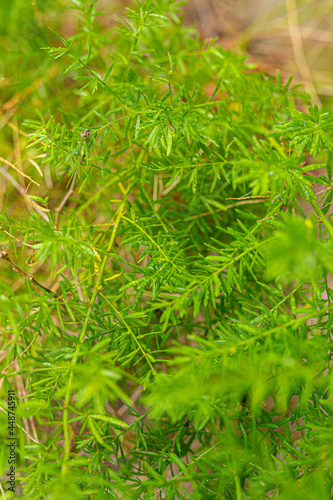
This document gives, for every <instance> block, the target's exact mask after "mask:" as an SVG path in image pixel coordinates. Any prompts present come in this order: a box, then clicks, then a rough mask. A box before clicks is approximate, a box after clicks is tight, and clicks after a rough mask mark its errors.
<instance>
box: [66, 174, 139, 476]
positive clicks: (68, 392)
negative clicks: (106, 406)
mask: <svg viewBox="0 0 333 500" xmlns="http://www.w3.org/2000/svg"><path fill="white" fill-rule="evenodd" d="M132 187H133V183H132V184H131V185H130V187H129V188H128V189H127V191H126V193H125V195H124V198H123V201H122V203H121V205H120V207H119V209H118V214H117V217H116V220H115V224H114V226H113V231H112V234H111V237H110V241H109V244H108V247H107V250H106V252H107V255H105V256H104V258H103V260H102V264H101V266H100V269H99V273H98V276H97V280H96V283H95V287H94V291H93V294H92V297H91V300H90V301H89V308H88V311H87V314H86V317H85V320H84V323H83V326H82V329H81V332H80V334H79V337H78V340H79V342H78V344H77V346H76V349H75V353H74V356H73V358H72V361H71V365H70V373H69V380H68V384H67V390H66V395H65V401H64V414H63V429H64V439H65V451H64V457H63V464H62V467H61V473H62V475H64V474H66V472H67V464H68V459H69V452H70V437H69V423H68V404H69V400H70V396H71V388H72V382H73V376H74V369H75V366H76V364H77V361H78V358H79V353H80V348H81V344H82V342H83V341H84V337H85V335H86V330H87V326H88V322H89V319H90V316H91V312H92V309H93V307H94V304H95V300H96V297H97V294H98V292H99V287H100V285H101V282H102V277H103V272H104V269H105V266H106V263H107V261H108V258H109V255H108V254H109V252H110V250H111V248H112V245H113V243H114V240H115V237H116V232H117V229H118V226H119V223H120V219H121V217H122V213H123V210H124V207H125V204H126V202H127V198H128V195H129V193H130V191H131V189H132Z"/></svg>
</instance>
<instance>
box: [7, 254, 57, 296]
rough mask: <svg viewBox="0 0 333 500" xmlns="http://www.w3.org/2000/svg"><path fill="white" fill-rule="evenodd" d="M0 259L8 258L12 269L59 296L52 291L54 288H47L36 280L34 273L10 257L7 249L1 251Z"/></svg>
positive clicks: (35, 284) (37, 285) (37, 286)
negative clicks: (22, 267) (24, 268)
mask: <svg viewBox="0 0 333 500" xmlns="http://www.w3.org/2000/svg"><path fill="white" fill-rule="evenodd" d="M0 259H4V260H6V261H7V262H8V263H9V264H10V265H11V266H12V269H13V270H14V271H16V272H17V273H19V274H21V275H22V276H24V277H25V278H28V279H29V281H31V283H32V284H33V285H34V286H35V287H36V288H41V289H42V290H44V291H45V292H47V293H50V294H52V295H55V296H57V294H56V293H54V292H52V290H50V289H49V288H47V287H46V286H44V285H41V284H40V283H38V281H36V280H35V278H34V277H33V275H32V274H29V273H27V272H25V271H24V270H23V269H21V268H20V267H19V266H18V265H16V264H15V263H14V262H13V261H12V260H11V258H10V257H9V255H8V252H6V251H5V250H2V251H0Z"/></svg>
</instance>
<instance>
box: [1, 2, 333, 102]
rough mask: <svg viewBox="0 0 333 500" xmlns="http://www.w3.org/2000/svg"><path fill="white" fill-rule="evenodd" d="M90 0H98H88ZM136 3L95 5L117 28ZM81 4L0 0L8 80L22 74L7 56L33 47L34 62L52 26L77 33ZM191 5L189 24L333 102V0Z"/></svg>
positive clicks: (4, 78) (3, 71)
mask: <svg viewBox="0 0 333 500" xmlns="http://www.w3.org/2000/svg"><path fill="white" fill-rule="evenodd" d="M89 1H90V2H91V3H94V0H87V1H86V2H85V3H88V2H89ZM131 3H132V0H97V2H96V4H95V8H96V9H97V10H101V11H106V12H107V14H105V15H102V16H100V17H99V18H97V20H98V22H100V23H102V24H103V25H104V26H105V27H106V28H111V27H112V26H113V25H114V24H115V19H114V16H115V15H116V14H119V13H122V14H123V13H124V6H128V5H130V4H131ZM180 3H182V2H180ZM79 4H80V2H79V1H78V0H58V1H54V0H52V1H51V0H0V50H1V55H2V61H0V77H1V78H2V84H3V85H6V83H7V84H8V83H10V82H8V80H7V79H9V80H10V76H12V77H13V78H14V79H15V73H16V71H17V70H18V68H11V71H12V75H10V71H9V72H8V71H6V59H7V58H8V59H10V58H11V59H10V60H12V58H13V52H15V53H16V59H17V60H19V59H20V60H21V57H19V55H20V53H21V55H22V52H25V56H26V57H25V59H26V61H28V59H29V58H28V55H31V56H33V53H32V52H33V51H32V50H30V54H29V48H30V49H33V46H35V47H37V46H39V47H40V46H43V44H49V43H50V40H51V41H52V37H50V31H49V30H48V27H49V26H50V27H52V28H53V29H54V30H55V31H57V32H58V33H61V34H62V35H64V36H69V35H71V34H74V33H75V32H76V29H77V19H76V17H75V15H74V12H72V11H71V10H69V9H68V8H69V7H75V6H76V7H77V6H78V5H79ZM183 11H184V22H185V24H187V25H188V24H194V25H196V26H197V27H198V29H199V31H200V34H201V36H202V37H203V38H217V40H218V43H220V44H221V45H222V46H223V47H224V48H227V49H232V50H235V51H236V52H237V53H243V52H245V53H247V54H248V56H249V60H250V62H252V63H255V64H257V67H258V69H260V70H263V71H265V72H267V73H270V74H275V72H276V70H277V69H278V70H279V71H280V72H281V75H282V77H283V79H285V80H286V79H287V78H288V77H289V75H291V74H292V75H293V76H294V83H300V82H301V83H303V84H304V86H305V89H306V90H307V92H309V93H310V95H311V97H312V100H313V101H314V102H316V103H318V104H320V103H323V104H325V106H326V107H327V108H332V104H333V100H332V96H333V78H332V77H333V52H332V50H333V0H188V2H187V3H186V4H185V5H184V6H183ZM53 41H54V42H56V39H55V38H53ZM8 56H10V58H9V57H8ZM28 64H29V69H33V68H31V64H30V61H29V63H28ZM20 65H21V62H20ZM7 69H8V68H7ZM19 69H20V70H22V69H23V70H24V65H23V67H22V66H20V68H19ZM20 75H21V76H20V78H21V79H22V80H24V75H22V72H21V73H20Z"/></svg>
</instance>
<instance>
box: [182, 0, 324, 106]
mask: <svg viewBox="0 0 333 500" xmlns="http://www.w3.org/2000/svg"><path fill="white" fill-rule="evenodd" d="M185 19H186V22H189V23H197V25H198V27H199V30H200V33H201V34H202V36H203V37H218V39H219V43H221V45H222V46H223V47H225V48H230V49H234V50H235V51H237V52H246V53H247V54H248V56H249V59H250V61H251V62H254V63H256V64H257V65H258V68H259V69H262V70H263V71H265V72H267V73H270V74H272V73H273V74H274V73H275V71H276V70H277V69H278V70H280V72H281V75H282V76H283V78H284V79H286V78H288V77H289V75H290V74H292V75H294V83H299V82H302V83H303V84H304V86H305V88H306V90H307V92H309V94H310V95H311V97H312V100H313V101H314V102H317V103H318V104H320V102H324V103H325V104H326V105H329V106H330V107H331V105H332V95H333V79H332V76H333V2H332V1H331V0H190V1H189V3H188V4H187V6H186V7H185Z"/></svg>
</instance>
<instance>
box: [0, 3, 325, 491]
mask: <svg viewBox="0 0 333 500" xmlns="http://www.w3.org/2000/svg"><path fill="white" fill-rule="evenodd" d="M73 4H74V7H75V9H76V11H77V12H78V15H79V21H80V22H79V29H78V31H77V33H76V34H75V35H73V36H71V37H68V38H63V37H61V36H60V37H59V38H60V42H59V43H61V46H60V47H55V46H52V48H48V54H47V53H46V52H45V50H44V51H43V52H42V54H41V55H40V56H39V58H40V61H39V64H41V66H43V68H44V72H47V75H48V76H49V79H46V80H47V81H46V80H43V81H42V82H41V83H40V86H37V87H36V88H34V89H33V90H32V91H31V92H30V93H29V94H28V93H25V91H24V90H23V91H22V92H23V95H24V96H28V97H27V102H25V101H24V102H23V103H22V104H20V109H19V110H18V111H17V114H16V115H15V116H16V120H17V122H13V121H12V120H10V118H8V123H9V125H10V127H11V130H13V131H14V135H13V141H14V146H15V144H16V146H18V149H20V147H21V148H22V151H23V152H22V155H23V156H22V157H21V156H20V155H19V154H18V153H16V156H14V157H12V156H10V154H9V151H10V148H9V147H8V143H9V140H10V139H9V138H8V137H6V136H3V138H2V140H3V141H4V143H6V144H7V148H8V151H7V152H8V155H7V156H8V159H7V157H6V158H3V160H2V161H3V162H4V165H5V166H6V168H5V167H2V171H1V172H2V174H3V175H4V176H5V179H6V182H8V184H7V185H6V198H5V203H4V210H3V211H2V212H1V218H0V224H1V228H2V234H1V242H2V251H1V254H0V256H1V258H2V259H1V260H0V264H1V273H2V274H3V276H4V280H3V281H1V283H0V287H1V295H0V300H1V308H0V311H1V324H2V337H1V343H2V350H3V351H4V352H5V354H6V357H5V358H4V357H3V358H2V366H3V368H2V370H3V372H2V373H3V384H2V390H3V394H4V396H3V400H2V407H3V408H4V409H6V408H7V407H6V405H7V402H6V393H7V391H8V390H13V389H17V390H18V391H19V394H18V396H19V406H18V409H17V422H18V426H17V434H18V442H17V457H18V465H19V466H20V470H21V473H22V476H20V477H19V478H18V480H19V481H18V484H17V492H16V494H13V495H12V494H11V493H10V492H9V493H7V492H4V495H5V496H6V495H7V497H8V498H18V497H20V498H21V497H22V498H23V496H24V498H31V499H35V498H36V499H37V498H48V499H51V498H52V499H58V498H62V499H67V498H68V499H72V498H96V499H97V498H128V499H129V498H137V499H139V498H140V499H148V498H156V497H157V498H167V499H173V498H175V499H176V498H177V499H185V498H191V499H195V498H197V499H199V498H200V499H208V498H212V499H215V498H228V499H237V500H240V499H245V498H257V499H259V498H271V496H273V497H274V496H275V497H276V496H278V497H279V498H281V499H289V498H293V499H296V498H300V499H304V498H311V499H314V498H318V499H319V498H320V499H325V498H330V489H331V487H332V472H331V471H332V448H331V447H330V446H329V443H331V442H332V430H331V423H332V395H331V385H332V375H331V372H330V363H331V351H330V348H331V347H330V345H331V344H330V342H331V336H330V335H331V324H332V318H333V316H332V309H333V304H332V292H331V288H330V286H329V273H330V272H331V271H332V254H333V247H332V243H331V241H332V236H333V227H332V225H331V222H330V216H329V214H328V209H329V205H330V203H331V200H332V189H331V184H332V179H331V167H330V165H331V158H332V142H331V139H330V137H331V135H332V134H331V130H332V123H333V121H332V117H333V115H332V113H325V112H321V111H320V110H319V109H318V108H317V107H316V106H315V107H314V108H312V107H310V108H309V112H304V108H303V107H302V106H304V103H305V104H306V103H308V100H307V99H308V98H307V96H306V95H305V94H303V93H302V92H301V91H300V90H299V89H298V88H295V87H294V88H293V87H291V80H289V81H288V82H287V83H286V84H282V82H281V78H280V76H279V75H278V74H277V75H276V77H275V78H272V77H269V76H266V75H263V74H261V73H259V72H257V71H255V70H254V68H252V67H250V66H248V65H247V64H246V57H245V56H244V57H238V56H236V55H235V54H234V53H232V52H228V51H226V50H224V49H223V48H222V47H221V46H219V45H218V44H216V43H215V42H214V40H212V41H202V40H200V39H199V37H198V36H197V34H196V31H195V30H194V29H193V28H192V27H184V26H183V25H182V22H181V4H182V2H177V1H174V0H163V1H146V2H142V3H140V2H136V3H135V5H134V6H133V9H128V10H127V17H126V18H125V17H122V16H118V26H117V28H116V29H112V30H111V32H110V30H107V29H106V28H103V25H102V24H100V25H99V24H97V23H96V22H95V21H96V20H95V18H96V17H97V15H98V13H97V12H96V9H95V4H96V0H93V1H91V0H82V1H81V0H75V1H74V2H73ZM36 9H38V5H36ZM43 33H44V36H45V39H47V37H48V35H47V34H46V32H44V31H43ZM58 45H59V44H58ZM43 48H44V47H43ZM50 56H51V57H50ZM32 71H33V70H32ZM8 98H9V96H8ZM7 102H9V101H7ZM297 102H298V108H299V109H302V111H298V110H297V109H296V104H295V103H297ZM7 109H10V110H11V109H12V108H11V107H10V105H8V106H7ZM13 115H14V112H13ZM5 130H6V131H7V130H8V127H7V128H6V129H5ZM19 133H21V135H22V137H23V139H21V140H22V141H23V142H20V143H18V138H17V135H15V134H19ZM6 141H7V142H6ZM15 141H16V142H15ZM15 151H17V149H16V150H14V152H15ZM9 158H10V159H9ZM13 168H15V170H16V174H15V175H16V178H17V179H18V180H15V179H14V177H13V176H12V175H11V173H13ZM318 169H321V170H320V171H319V170H318ZM10 170H12V172H11V173H10ZM311 172H314V173H315V175H311ZM316 174H320V175H316ZM13 175H14V174H13ZM318 183H319V184H320V185H322V186H323V190H322V193H321V196H320V197H319V198H318V195H316V194H315V192H314V190H313V186H314V185H315V184H318ZM13 188H14V189H13ZM15 190H16V192H15ZM7 193H8V194H7ZM18 196H19V200H17V197H18ZM14 197H15V198H16V199H15V205H13V204H12V202H13V199H14ZM28 210H30V213H29V214H28ZM305 211H310V213H309V215H308V216H306V215H305ZM19 212H21V217H20V214H19ZM27 266H34V267H32V269H33V276H32V273H30V270H29V271H27V269H28V267H27ZM0 415H1V422H2V425H3V434H4V435H6V421H5V420H6V415H5V413H4V412H2V413H0ZM1 446H2V451H1V465H2V469H3V470H4V471H5V470H6V467H7V465H6V464H7V458H8V453H7V451H6V443H5V442H3V443H2V445H1ZM3 488H4V490H5V487H4V486H3ZM10 495H11V496H10Z"/></svg>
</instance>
